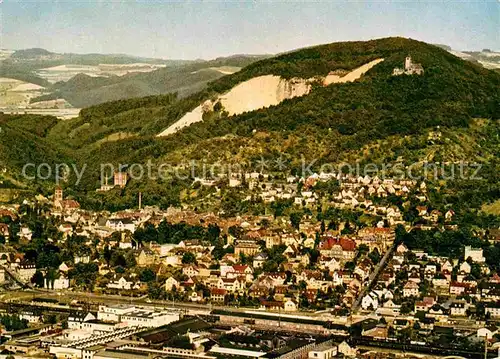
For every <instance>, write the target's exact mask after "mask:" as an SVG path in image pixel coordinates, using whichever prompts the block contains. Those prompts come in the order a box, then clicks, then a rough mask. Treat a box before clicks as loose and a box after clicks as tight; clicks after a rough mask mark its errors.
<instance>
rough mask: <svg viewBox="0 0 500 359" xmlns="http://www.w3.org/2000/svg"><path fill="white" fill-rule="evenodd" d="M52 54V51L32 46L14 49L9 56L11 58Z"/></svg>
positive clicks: (29, 57)
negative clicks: (30, 47)
mask: <svg viewBox="0 0 500 359" xmlns="http://www.w3.org/2000/svg"><path fill="white" fill-rule="evenodd" d="M50 55H54V53H53V52H50V51H47V50H45V49H41V48H32V49H24V50H16V51H15V52H14V53H13V54H12V55H11V57H12V58H13V59H25V60H26V59H33V58H38V57H41V56H50Z"/></svg>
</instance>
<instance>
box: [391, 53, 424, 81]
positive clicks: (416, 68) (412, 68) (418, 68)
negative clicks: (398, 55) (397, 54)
mask: <svg viewBox="0 0 500 359" xmlns="http://www.w3.org/2000/svg"><path fill="white" fill-rule="evenodd" d="M423 73H424V68H423V67H422V65H421V64H418V63H416V62H413V61H412V60H411V56H410V55H408V56H407V57H406V59H405V67H404V69H402V68H399V67H396V68H394V70H393V71H392V75H393V76H399V75H422V74H423Z"/></svg>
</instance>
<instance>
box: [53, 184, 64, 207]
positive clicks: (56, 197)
mask: <svg viewBox="0 0 500 359" xmlns="http://www.w3.org/2000/svg"><path fill="white" fill-rule="evenodd" d="M62 200H63V190H62V188H61V187H60V186H57V187H56V190H55V192H54V203H56V202H59V203H61V202H62Z"/></svg>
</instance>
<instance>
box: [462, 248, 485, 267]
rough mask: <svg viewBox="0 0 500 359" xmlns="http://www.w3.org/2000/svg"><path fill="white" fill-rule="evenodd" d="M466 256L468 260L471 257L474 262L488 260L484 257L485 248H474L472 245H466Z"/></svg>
mask: <svg viewBox="0 0 500 359" xmlns="http://www.w3.org/2000/svg"><path fill="white" fill-rule="evenodd" d="M464 258H465V259H466V260H467V259H468V258H471V259H472V260H473V261H474V262H479V263H484V261H485V260H486V259H485V258H484V257H483V249H482V248H472V247H471V246H465V254H464Z"/></svg>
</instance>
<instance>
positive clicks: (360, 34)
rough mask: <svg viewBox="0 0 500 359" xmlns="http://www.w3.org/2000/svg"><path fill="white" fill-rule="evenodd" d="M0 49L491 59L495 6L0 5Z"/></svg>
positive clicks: (499, 2)
mask: <svg viewBox="0 0 500 359" xmlns="http://www.w3.org/2000/svg"><path fill="white" fill-rule="evenodd" d="M0 1H1V2H2V3H1V4H0V11H1V19H0V26H1V27H2V28H1V31H0V34H1V38H0V47H2V48H10V49H21V48H30V47H42V48H45V49H48V50H51V51H55V52H77V53H89V52H98V53H127V54H133V55H140V56H147V57H165V58H183V59H194V58H214V57H217V56H225V55H231V54H236V53H254V54H257V53H277V52H282V51H287V50H291V49H295V48H299V47H304V46H310V45H313V44H319V43H328V42H334V41H342V40H367V39H372V38H378V37H386V36H405V37H411V38H414V39H418V40H423V41H427V42H432V43H442V44H448V45H450V46H452V47H453V48H454V49H458V50H477V49H482V48H491V49H492V50H500V0H491V1H484V0H477V1H470V2H459V1H445V2H438V0H430V1H420V0H413V1H397V2H396V1H372V0H366V1H336V0H331V1H326V0H325V1H302V2H299V1H279V2H278V1H272V2H271V1H268V2H261V1H236V0H226V1H210V2H209V1H146V0H144V1H116V0H94V1H88V0H87V1H84V0H77V1H71V2H70V1H30V0H21V1H14V0H3V1H2V0H0Z"/></svg>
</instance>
